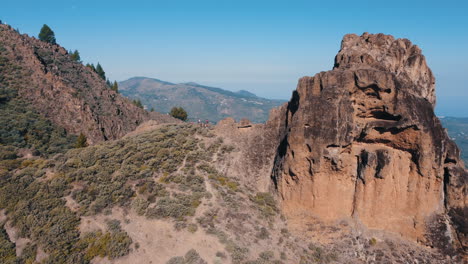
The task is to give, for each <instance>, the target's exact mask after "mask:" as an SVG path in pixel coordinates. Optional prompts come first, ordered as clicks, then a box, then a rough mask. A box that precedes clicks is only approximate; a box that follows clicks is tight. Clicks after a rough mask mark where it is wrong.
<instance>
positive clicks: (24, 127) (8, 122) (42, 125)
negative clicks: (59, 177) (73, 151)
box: [0, 87, 76, 155]
mask: <svg viewBox="0 0 468 264" xmlns="http://www.w3.org/2000/svg"><path fill="white" fill-rule="evenodd" d="M1 91H2V89H1V87H0V93H1ZM3 91H4V90H3ZM75 139H76V136H71V135H68V134H67V132H66V131H65V130H64V129H62V128H59V127H57V126H55V125H53V124H52V123H51V122H50V121H49V120H46V119H45V118H44V117H42V116H41V115H39V114H38V113H37V112H36V111H35V110H34V109H32V108H31V107H30V106H28V105H27V104H26V103H25V102H23V101H21V100H19V99H17V98H15V99H12V100H10V101H7V102H5V101H4V102H3V103H0V144H3V145H11V146H15V147H18V148H31V149H33V150H34V152H35V153H34V154H38V155H49V154H52V153H57V152H63V151H64V150H66V149H69V148H71V147H72V146H73V142H74V141H75Z"/></svg>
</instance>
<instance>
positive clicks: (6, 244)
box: [0, 224, 16, 264]
mask: <svg viewBox="0 0 468 264" xmlns="http://www.w3.org/2000/svg"><path fill="white" fill-rule="evenodd" d="M15 260H16V250H15V244H14V243H13V242H11V241H10V239H9V238H8V234H7V232H6V231H5V229H4V227H3V224H2V225H1V226H0V263H5V264H8V263H12V264H13V263H15Z"/></svg>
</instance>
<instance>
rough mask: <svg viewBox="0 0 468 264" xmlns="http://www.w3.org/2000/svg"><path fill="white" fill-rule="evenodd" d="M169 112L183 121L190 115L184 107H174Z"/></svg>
mask: <svg viewBox="0 0 468 264" xmlns="http://www.w3.org/2000/svg"><path fill="white" fill-rule="evenodd" d="M169 114H170V115H171V116H172V117H174V118H177V119H180V120H182V121H186V120H187V117H188V114H187V111H185V109H184V108H182V107H173V108H172V109H171V111H170V112H169Z"/></svg>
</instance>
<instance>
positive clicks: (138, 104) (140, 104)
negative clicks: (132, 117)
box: [132, 99, 144, 109]
mask: <svg viewBox="0 0 468 264" xmlns="http://www.w3.org/2000/svg"><path fill="white" fill-rule="evenodd" d="M132 103H133V104H134V105H136V106H138V107H139V108H141V109H143V108H144V107H143V104H142V103H141V101H140V99H138V100H133V101H132Z"/></svg>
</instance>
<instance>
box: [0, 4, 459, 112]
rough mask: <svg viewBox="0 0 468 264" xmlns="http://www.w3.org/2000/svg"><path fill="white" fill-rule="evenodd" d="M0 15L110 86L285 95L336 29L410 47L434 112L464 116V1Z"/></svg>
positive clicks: (65, 9)
mask: <svg viewBox="0 0 468 264" xmlns="http://www.w3.org/2000/svg"><path fill="white" fill-rule="evenodd" d="M0 19H1V20H3V21H5V22H7V23H8V24H10V25H12V26H13V27H15V28H18V29H19V30H20V31H21V32H22V33H27V34H29V35H32V36H37V34H38V32H39V30H40V28H41V27H42V25H43V24H48V25H49V26H50V27H51V28H52V29H53V30H54V31H55V35H56V38H57V42H58V43H59V44H61V45H62V46H64V47H65V48H67V49H78V50H79V51H80V53H81V58H82V60H83V61H84V62H85V63H87V62H89V63H97V62H100V63H101V64H102V66H103V67H104V70H105V71H106V73H107V75H108V76H109V77H110V78H111V79H112V80H118V81H121V80H125V79H127V78H130V77H133V76H146V77H153V78H158V79H161V80H165V81H170V82H189V81H193V82H197V83H200V84H205V85H211V86H217V87H221V88H225V89H228V90H234V91H236V90H241V89H244V90H249V91H251V92H254V93H256V94H257V95H260V96H263V97H267V98H278V99H289V98H290V95H291V92H292V90H294V89H295V87H296V84H297V80H298V78H300V77H302V76H305V75H314V74H315V73H317V72H320V71H326V70H329V69H331V68H332V66H333V59H334V56H335V54H336V53H337V51H338V50H339V46H340V41H341V38H342V37H343V35H344V34H346V33H356V34H362V33H363V32H370V33H380V32H382V33H385V34H392V35H394V36H395V37H398V38H408V39H410V40H411V41H412V42H413V43H415V44H417V45H418V46H420V47H421V48H422V50H423V53H424V54H425V56H426V58H427V61H428V63H429V66H430V67H431V69H432V70H433V72H434V74H435V76H436V82H437V96H438V105H437V108H436V109H437V113H438V114H439V115H450V116H468V52H467V50H468V1H462V0H459V1H451V0H444V1H431V0H425V1H419V0H415V1H412V0H405V1H400V0H392V1H380V0H373V1H356V0H355V1H349V0H348V1H294V0H288V1H274V0H269V1H255V0H246V1H244V0H233V1H223V0H213V1H203V0H186V1H182V0H164V1H158V0H153V1H138V0H133V1H132V0H128V1H118V0H113V1H102V0H93V1H89V0H51V1H47V0H41V1H39V0H30V1H24V0H2V1H1V4H0Z"/></svg>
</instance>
